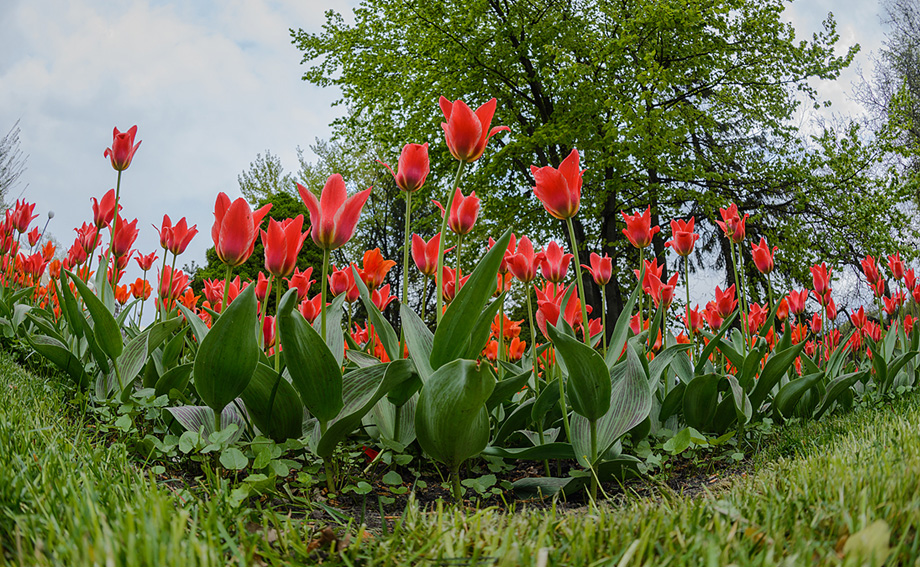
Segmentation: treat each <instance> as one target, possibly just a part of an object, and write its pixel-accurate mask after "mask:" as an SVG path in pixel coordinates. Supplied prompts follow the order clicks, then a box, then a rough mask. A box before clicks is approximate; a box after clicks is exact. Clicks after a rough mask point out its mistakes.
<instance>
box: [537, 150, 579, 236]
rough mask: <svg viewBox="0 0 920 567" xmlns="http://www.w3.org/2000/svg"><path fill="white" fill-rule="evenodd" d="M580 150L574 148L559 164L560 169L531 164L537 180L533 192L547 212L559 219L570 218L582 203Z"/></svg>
mask: <svg viewBox="0 0 920 567" xmlns="http://www.w3.org/2000/svg"><path fill="white" fill-rule="evenodd" d="M578 160H579V157H578V150H576V149H573V150H572V151H571V152H570V153H569V155H568V156H567V157H566V158H565V159H564V160H562V163H560V164H559V169H556V168H554V167H551V166H546V167H537V166H535V165H532V166H530V172H531V173H532V174H533V177H534V180H535V181H536V187H534V188H533V194H534V195H536V197H537V199H539V200H540V202H541V203H542V204H543V208H545V209H546V212H548V213H549V214H551V215H552V216H554V217H556V218H557V219H562V220H565V219H570V218H572V217H574V216H575V214H576V213H577V212H578V207H579V204H580V203H581V183H582V179H581V176H582V173H584V171H583V170H581V169H579V162H578Z"/></svg>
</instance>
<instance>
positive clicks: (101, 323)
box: [66, 271, 125, 361]
mask: <svg viewBox="0 0 920 567" xmlns="http://www.w3.org/2000/svg"><path fill="white" fill-rule="evenodd" d="M66 273H67V275H68V276H69V277H70V279H71V280H72V281H73V283H74V285H76V286H77V291H78V292H79V293H80V297H82V298H83V303H84V304H85V305H86V308H87V309H88V310H89V314H90V317H92V318H93V334H94V335H95V338H96V343H97V344H98V345H99V348H100V349H102V352H104V353H105V354H106V355H107V356H108V357H109V358H110V359H112V360H113V361H114V360H116V359H117V358H118V355H120V354H121V351H122V350H124V346H125V345H124V343H123V342H122V339H121V328H120V327H119V326H118V322H117V321H115V317H113V316H112V312H111V311H109V309H108V308H107V307H106V306H105V305H104V304H103V303H102V301H101V300H100V299H99V298H98V297H96V295H95V294H94V293H93V291H92V290H91V289H89V288H88V287H87V286H86V284H85V283H83V280H81V279H80V278H79V277H77V275H76V274H73V273H71V272H69V271H68V272H66ZM103 281H104V280H103ZM103 287H107V284H104V285H103Z"/></svg>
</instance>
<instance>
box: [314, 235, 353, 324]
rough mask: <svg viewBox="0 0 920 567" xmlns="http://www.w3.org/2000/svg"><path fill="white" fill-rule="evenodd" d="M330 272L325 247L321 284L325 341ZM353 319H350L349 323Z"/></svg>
mask: <svg viewBox="0 0 920 567" xmlns="http://www.w3.org/2000/svg"><path fill="white" fill-rule="evenodd" d="M328 274H329V250H328V249H323V281H322V282H321V284H322V285H321V286H320V300H319V301H320V325H321V329H320V331H321V334H322V337H323V342H325V341H326V287H327V286H328V285H329V284H328V282H327V281H326V280H328V279H329V278H328ZM350 324H351V321H349V325H350Z"/></svg>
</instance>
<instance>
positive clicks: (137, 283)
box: [131, 278, 152, 299]
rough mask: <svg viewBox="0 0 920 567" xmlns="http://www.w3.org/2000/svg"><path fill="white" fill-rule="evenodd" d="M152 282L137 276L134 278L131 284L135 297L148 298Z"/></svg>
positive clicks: (132, 293)
mask: <svg viewBox="0 0 920 567" xmlns="http://www.w3.org/2000/svg"><path fill="white" fill-rule="evenodd" d="M151 291H152V290H151V288H150V282H148V281H147V280H145V279H141V278H137V279H136V280H134V283H132V284H131V295H132V296H134V298H135V299H147V298H148V297H150V292H151Z"/></svg>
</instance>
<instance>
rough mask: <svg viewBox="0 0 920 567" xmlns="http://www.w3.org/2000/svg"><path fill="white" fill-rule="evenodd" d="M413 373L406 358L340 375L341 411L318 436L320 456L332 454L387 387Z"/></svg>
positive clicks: (395, 384) (411, 375)
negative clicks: (342, 401)
mask: <svg viewBox="0 0 920 567" xmlns="http://www.w3.org/2000/svg"><path fill="white" fill-rule="evenodd" d="M413 376H415V368H414V367H413V366H412V363H411V362H409V361H408V360H405V359H400V360H394V361H393V362H390V363H388V364H381V365H378V366H373V367H371V368H359V369H358V370H354V371H352V372H349V373H348V374H346V375H345V376H344V377H343V378H342V381H343V398H344V402H345V403H344V406H343V407H342V412H341V414H340V415H339V417H337V418H336V419H335V420H334V421H332V422H331V423H330V424H329V428H328V429H326V432H325V433H323V435H322V437H320V440H319V445H318V446H317V448H316V453H317V454H318V455H319V456H320V457H323V458H329V457H331V456H332V453H333V451H334V450H335V447H336V445H338V444H339V443H340V442H341V441H343V440H344V439H345V438H346V437H347V436H348V434H349V433H351V432H352V431H354V430H355V429H356V428H357V427H358V426H359V425H361V420H362V419H363V418H364V416H365V415H367V413H368V412H369V411H371V410H372V409H373V408H374V406H375V405H376V404H377V402H378V401H380V399H381V398H382V397H383V396H385V395H386V393H387V392H388V391H390V390H391V389H393V388H395V387H396V386H398V385H399V384H401V383H403V382H405V381H406V380H409V379H411V378H412V377H413Z"/></svg>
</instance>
